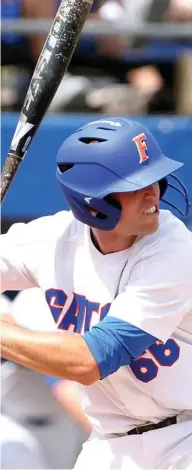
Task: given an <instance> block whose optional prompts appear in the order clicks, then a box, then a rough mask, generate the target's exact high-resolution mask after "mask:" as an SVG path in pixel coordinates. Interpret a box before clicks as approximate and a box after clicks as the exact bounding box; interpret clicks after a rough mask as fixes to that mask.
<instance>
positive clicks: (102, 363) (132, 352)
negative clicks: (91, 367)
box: [82, 315, 158, 379]
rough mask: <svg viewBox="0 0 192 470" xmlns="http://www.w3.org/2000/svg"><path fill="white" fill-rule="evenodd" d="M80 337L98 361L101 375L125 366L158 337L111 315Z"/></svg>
mask: <svg viewBox="0 0 192 470" xmlns="http://www.w3.org/2000/svg"><path fill="white" fill-rule="evenodd" d="M82 337H83V338H84V340H85V342H86V344H87V346H88V348H89V350H90V351H91V354H92V355H93V357H94V359H95V361H96V363H97V365H98V368H99V371H100V377H101V379H104V378H105V377H107V376H108V375H110V374H113V373H114V372H116V371H117V370H118V369H119V368H120V367H121V366H128V365H129V364H130V362H131V361H132V360H133V359H137V358H138V357H139V356H140V355H141V354H143V352H144V351H145V350H146V349H148V348H149V347H150V346H151V345H152V344H154V343H155V342H156V341H157V339H158V338H155V337H154V336H152V335H150V334H149V333H146V331H143V330H141V329H140V328H137V327H136V326H134V325H131V324H130V323H128V322H125V321H123V320H120V319H119V318H115V317H110V315H107V316H106V317H105V318H104V319H103V320H102V321H101V322H99V323H97V324H96V325H95V326H93V328H92V329H91V330H90V331H86V333H84V335H82Z"/></svg>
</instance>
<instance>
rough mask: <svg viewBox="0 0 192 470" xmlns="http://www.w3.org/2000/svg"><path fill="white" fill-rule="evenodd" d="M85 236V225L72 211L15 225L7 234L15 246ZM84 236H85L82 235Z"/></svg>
mask: <svg viewBox="0 0 192 470" xmlns="http://www.w3.org/2000/svg"><path fill="white" fill-rule="evenodd" d="M81 233H82V234H83V224H81V223H80V222H78V221H77V220H76V219H75V218H74V216H73V214H72V212H71V211H61V212H57V213H56V214H53V215H48V216H44V217H39V218H37V219H34V220H32V221H30V222H28V223H23V222H21V223H15V224H13V225H12V226H11V227H10V229H9V231H8V232H7V234H6V235H7V237H10V238H12V240H13V239H14V243H15V244H22V243H25V244H30V242H31V243H34V242H37V243H38V242H46V241H47V242H48V241H54V240H55V241H56V240H58V239H61V238H63V239H65V240H66V241H67V240H69V241H70V240H76V239H77V238H79V237H80V235H81ZM82 236H83V235H82Z"/></svg>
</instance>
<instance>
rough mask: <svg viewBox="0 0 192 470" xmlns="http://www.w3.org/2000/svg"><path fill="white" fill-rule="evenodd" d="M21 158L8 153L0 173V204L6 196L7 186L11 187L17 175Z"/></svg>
mask: <svg viewBox="0 0 192 470" xmlns="http://www.w3.org/2000/svg"><path fill="white" fill-rule="evenodd" d="M22 160H23V158H21V157H19V156H18V155H16V154H14V153H11V152H9V153H8V155H7V158H6V161H5V164H4V166H3V169H2V173H1V204H2V202H3V200H4V198H5V196H6V194H7V191H8V189H9V186H10V185H11V183H12V181H13V178H14V176H15V175H16V173H17V170H18V168H19V165H20V163H21V162H22Z"/></svg>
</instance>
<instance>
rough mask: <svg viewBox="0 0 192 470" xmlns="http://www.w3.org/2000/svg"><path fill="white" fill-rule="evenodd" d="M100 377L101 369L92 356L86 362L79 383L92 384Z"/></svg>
mask: <svg viewBox="0 0 192 470" xmlns="http://www.w3.org/2000/svg"><path fill="white" fill-rule="evenodd" d="M99 379H100V371H99V368H98V365H97V363H96V361H95V359H94V358H93V357H92V358H91V359H89V362H88V364H86V367H85V369H84V370H83V371H82V373H81V375H80V377H79V383H81V384H82V385H92V384H93V383H95V382H97V380H99Z"/></svg>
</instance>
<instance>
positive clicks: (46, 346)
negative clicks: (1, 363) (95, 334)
mask: <svg viewBox="0 0 192 470" xmlns="http://www.w3.org/2000/svg"><path fill="white" fill-rule="evenodd" d="M1 355H2V356H3V357H4V358H5V359H9V360H10V361H14V362H17V363H18V364H21V365H22V366H25V367H29V368H30V369H33V370H36V371H37V372H41V373H43V374H47V375H52V376H55V377H59V378H66V379H69V380H74V381H75V382H79V383H82V384H84V385H89V384H91V383H93V382H95V381H96V380H99V378H100V375H99V370H98V367H97V364H96V362H95V360H94V358H93V356H92V354H91V353H90V351H89V349H88V347H87V345H86V343H85V341H84V339H83V338H82V337H81V336H79V335H76V334H75V333H72V334H67V335H64V334H62V333H59V332H57V333H40V332H36V331H31V330H28V329H25V328H21V327H19V326H17V325H15V324H9V323H7V322H2V323H1Z"/></svg>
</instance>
